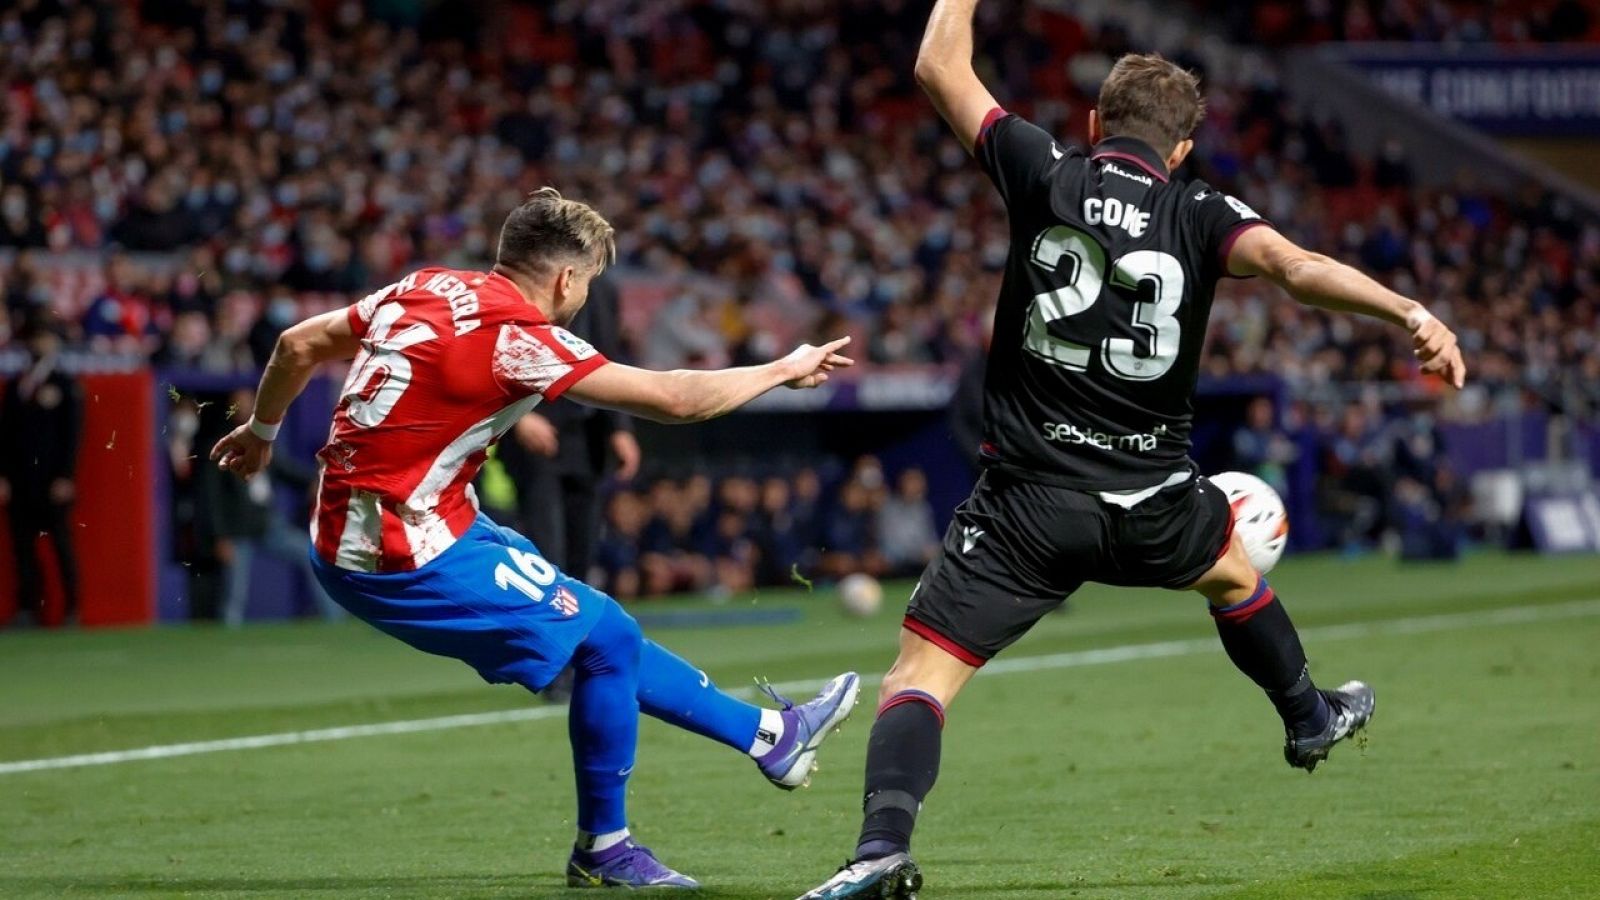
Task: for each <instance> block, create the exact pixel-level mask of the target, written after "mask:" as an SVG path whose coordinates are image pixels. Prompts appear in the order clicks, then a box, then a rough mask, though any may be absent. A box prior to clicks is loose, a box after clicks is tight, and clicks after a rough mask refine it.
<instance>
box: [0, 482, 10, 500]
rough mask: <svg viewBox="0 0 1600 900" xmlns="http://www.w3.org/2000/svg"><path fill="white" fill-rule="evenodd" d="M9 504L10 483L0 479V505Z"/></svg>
mask: <svg viewBox="0 0 1600 900" xmlns="http://www.w3.org/2000/svg"><path fill="white" fill-rule="evenodd" d="M10 502H11V482H9V481H7V480H5V479H4V478H0V503H10Z"/></svg>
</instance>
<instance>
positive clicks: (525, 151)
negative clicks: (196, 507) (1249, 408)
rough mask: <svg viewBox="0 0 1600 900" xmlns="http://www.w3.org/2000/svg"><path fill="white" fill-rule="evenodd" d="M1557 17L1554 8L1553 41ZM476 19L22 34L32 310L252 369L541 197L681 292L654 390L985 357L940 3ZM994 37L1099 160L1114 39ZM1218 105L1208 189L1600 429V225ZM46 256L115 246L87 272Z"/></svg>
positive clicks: (1277, 117) (1248, 101)
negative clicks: (316, 319) (1354, 263)
mask: <svg viewBox="0 0 1600 900" xmlns="http://www.w3.org/2000/svg"><path fill="white" fill-rule="evenodd" d="M1569 5H1570V4H1564V3H1555V4H1544V5H1542V6H1541V5H1540V4H1535V6H1539V7H1540V9H1543V10H1546V12H1547V13H1548V16H1547V18H1548V19H1549V20H1550V21H1559V22H1563V23H1565V22H1568V21H1569V20H1572V19H1573V16H1574V14H1573V13H1572V12H1571V11H1570V10H1568V6H1569ZM396 6H397V7H404V6H405V4H396ZM454 6H465V5H447V6H446V7H445V11H444V12H437V13H434V15H436V16H437V17H439V18H438V20H437V21H428V22H425V23H423V24H424V27H423V28H422V29H420V30H419V29H417V28H415V27H396V26H394V25H391V24H387V23H385V22H384V21H382V20H381V19H374V18H371V17H369V16H368V15H365V14H363V12H362V7H361V5H360V4H359V3H354V2H320V3H276V4H266V3H248V2H244V3H229V2H223V0H192V2H185V0H174V2H168V3H160V4H145V5H144V6H143V7H142V8H136V7H134V6H132V5H121V4H92V5H91V4H88V3H70V2H62V0H28V2H24V3H21V4H16V5H12V6H11V7H10V9H9V10H7V11H5V12H0V46H3V47H4V50H5V52H4V53H3V54H0V60H3V62H0V75H3V76H4V79H5V82H6V84H7V92H8V97H7V100H8V102H7V104H6V110H7V112H6V119H5V121H4V123H3V127H0V245H9V246H13V247H17V248H22V250H23V252H22V253H21V254H20V255H16V256H14V257H13V258H12V260H11V262H10V263H9V264H8V265H6V266H4V267H3V270H4V274H3V276H0V277H3V278H4V296H5V302H6V304H7V307H8V309H10V310H12V312H13V317H15V316H16V315H17V314H18V311H19V310H21V309H23V308H26V307H27V306H29V305H31V304H53V305H54V306H55V307H56V308H57V309H58V310H60V311H61V312H63V313H64V314H66V316H67V318H68V319H69V320H70V325H71V326H72V330H73V332H74V334H75V336H76V337H78V338H79V339H81V340H84V341H87V342H89V343H90V344H91V345H93V346H95V347H97V348H121V349H125V350H134V351H138V352H145V353H149V354H151V355H153V356H154V358H155V359H156V360H157V361H158V362H160V363H162V364H166V365H176V366H201V367H206V368H212V369H224V370H225V369H229V368H248V367H250V366H254V365H259V363H260V361H261V358H262V356H263V354H264V353H265V352H266V351H267V350H268V349H269V348H270V346H271V341H272V338H273V336H274V335H275V334H276V333H277V331H279V330H281V328H282V327H283V326H284V325H285V324H286V323H287V322H290V321H292V320H293V319H294V318H295V317H296V316H298V315H301V314H302V313H303V312H305V311H306V303H307V298H308V297H309V298H310V302H311V303H313V304H322V305H331V304H333V303H342V302H346V301H348V300H349V298H350V297H351V296H353V295H355V294H358V293H360V292H363V291H365V290H368V289H371V288H373V287H376V286H381V285H382V284H385V283H388V282H389V281H390V280H393V279H395V278H397V277H398V276H399V275H401V274H403V273H404V272H406V271H408V270H409V269H411V268H414V267H417V266H419V265H422V264H423V263H425V262H428V263H446V264H451V265H460V266H481V265H484V264H485V263H486V262H487V260H488V259H489V258H490V256H491V255H492V251H493V243H494V236H495V233H496V229H497V227H498V224H499V221H500V218H501V216H502V215H503V213H504V211H505V210H506V209H507V208H509V207H510V206H511V205H512V204H513V203H515V202H516V201H517V200H518V198H519V197H520V196H521V195H522V193H523V192H524V191H525V190H526V189H527V188H528V187H529V186H530V185H536V184H541V183H546V182H549V183H555V184H559V185H560V186H561V187H562V188H564V189H565V190H566V191H567V192H568V193H569V194H570V195H572V196H576V197H581V198H583V199H585V200H587V201H589V202H591V203H593V204H595V205H596V206H597V207H598V208H599V209H600V210H602V211H603V212H604V213H605V214H607V215H608V216H610V217H611V218H612V220H613V221H614V222H615V224H616V225H617V226H618V229H619V234H620V238H621V263H622V265H623V266H624V267H625V268H627V269H629V270H632V271H635V272H640V273H648V281H649V282H650V283H651V284H652V285H667V286H670V287H669V288H668V290H667V295H666V296H664V297H661V298H659V300H658V301H646V300H641V301H639V302H640V303H641V304H642V305H646V306H648V307H649V311H648V318H646V319H644V320H642V321H641V320H640V319H638V318H637V312H636V313H635V318H631V319H630V323H631V324H632V326H633V327H632V328H631V332H632V337H633V341H634V344H635V351H636V353H635V355H636V357H637V358H638V359H639V360H640V361H641V362H643V363H645V364H651V365H676V364H680V363H685V362H687V363H690V364H696V363H700V364H718V363H723V362H727V361H740V360H743V359H747V358H755V357H764V356H766V355H768V354H770V353H772V352H774V351H775V350H777V349H779V347H781V345H782V344H783V343H784V342H785V341H787V340H789V339H791V338H794V337H803V336H807V335H809V334H811V333H813V332H815V331H818V330H826V331H828V332H829V333H832V332H834V331H838V330H840V329H845V330H849V331H851V332H853V333H855V334H857V335H859V336H860V337H861V338H864V339H865V340H864V342H863V343H864V345H865V347H866V356H867V357H868V358H869V360H870V361H871V362H877V363H919V362H943V361H952V360H959V359H961V358H963V357H965V356H967V355H969V354H971V353H973V352H975V351H976V350H978V349H979V348H980V347H981V346H982V343H983V341H984V334H985V330H986V322H987V318H988V308H989V306H990V304H991V303H992V298H993V296H994V293H995V288H996V284H997V281H998V271H999V268H1000V266H1001V265H1002V263H1003V260H1004V256H1005V252H1006V227H1005V220H1004V217H1003V214H1002V210H1001V209H1000V206H999V203H998V201H997V199H996V198H995V196H994V192H993V191H992V190H990V189H989V188H988V186H987V185H986V184H985V183H984V181H983V177H982V175H981V174H979V172H978V171H977V169H976V167H975V166H973V165H972V164H971V163H970V161H968V160H967V159H966V157H965V154H963V153H962V152H961V149H960V148H959V146H958V145H957V144H956V143H955V141H954V140H953V139H951V138H950V137H949V136H948V135H947V134H946V133H945V130H944V128H943V127H942V126H941V125H940V123H939V122H938V120H937V118H936V117H935V116H934V115H933V114H932V112H931V110H930V109H929V107H928V105H927V103H926V101H925V100H924V99H923V98H922V97H921V95H920V94H919V92H918V91H917V90H916V89H915V85H914V84H913V83H912V80H911V68H912V66H911V63H912V60H913V58H914V53H915V47H916V42H917V38H918V35H919V34H920V33H921V27H922V18H923V16H924V14H925V10H924V9H923V8H922V5H921V4H916V3H909V2H891V3H883V2H877V0H873V2H868V0H842V2H831V3H816V2H805V0H772V2H762V3H747V4H731V3H730V4H711V3H702V2H692V0H664V2H658V3H650V4H635V3H624V2H620V0H601V2H586V3H579V2H572V0H568V2H556V3H548V4H509V5H502V6H500V7H496V8H495V10H496V11H495V12H494V13H493V14H492V15H493V18H492V19H480V18H476V17H474V14H473V13H472V12H471V11H470V9H454V8H453V7H454ZM1267 6H1270V4H1258V9H1259V8H1262V7H1267ZM1378 6H1379V7H1381V9H1382V10H1383V15H1382V16H1380V17H1379V18H1380V19H1382V20H1383V21H1390V19H1393V18H1394V17H1395V16H1400V17H1401V19H1404V20H1405V21H1412V20H1413V19H1416V20H1417V21H1419V22H1421V21H1427V22H1433V21H1434V20H1435V19H1439V18H1440V17H1441V16H1442V17H1443V19H1441V21H1447V22H1449V23H1452V24H1451V25H1450V27H1452V28H1465V27H1467V25H1466V24H1464V23H1470V22H1476V21H1478V19H1477V18H1474V17H1473V16H1471V15H1467V14H1466V13H1464V12H1463V10H1465V9H1467V7H1476V6H1483V7H1484V8H1485V9H1486V10H1489V11H1488V12H1485V13H1484V14H1483V15H1484V16H1485V17H1487V18H1485V21H1486V22H1488V23H1490V24H1489V25H1488V26H1485V27H1491V26H1492V25H1493V22H1496V21H1498V20H1499V17H1500V13H1499V12H1495V10H1499V9H1500V8H1501V7H1502V6H1504V5H1503V4H1501V5H1495V4H1488V5H1484V4H1440V3H1428V4H1425V3H1415V4H1412V3H1393V4H1378ZM1372 7H1373V5H1372V4H1355V3H1351V4H1344V3H1332V4H1325V5H1316V4H1313V5H1311V6H1309V7H1304V9H1305V10H1306V12H1305V13H1304V14H1305V15H1307V16H1311V17H1313V18H1314V19H1316V20H1317V21H1323V20H1328V21H1341V22H1342V21H1347V20H1349V19H1350V18H1351V17H1353V16H1356V13H1354V12H1352V10H1366V9H1370V8H1372ZM1295 8H1296V9H1301V8H1302V7H1301V5H1295ZM1518 9H1519V10H1520V9H1521V6H1520V5H1519V6H1518ZM1417 10H1420V11H1421V13H1418V14H1417V15H1412V13H1411V12H1407V11H1417ZM981 14H982V17H983V18H984V19H985V20H986V22H985V23H984V24H983V25H982V26H980V30H979V33H980V34H981V35H984V36H985V45H984V47H983V48H982V51H983V55H984V57H985V59H986V60H987V62H986V64H985V68H986V70H987V71H989V72H990V73H991V75H990V81H991V83H992V85H993V87H994V89H995V93H996V95H997V96H999V97H1002V98H1007V102H1009V103H1011V104H1012V106H1013V108H1015V109H1016V110H1017V111H1019V112H1023V113H1026V114H1028V115H1030V116H1031V117H1032V118H1033V119H1034V120H1035V121H1037V122H1038V123H1039V124H1041V125H1042V126H1044V127H1046V128H1048V129H1051V130H1053V131H1054V132H1055V133H1057V134H1059V135H1060V136H1061V137H1062V138H1063V139H1064V140H1081V139H1082V138H1083V131H1084V127H1085V126H1084V121H1085V113H1086V110H1087V109H1088V106H1089V103H1090V99H1091V98H1092V96H1093V94H1094V91H1095V89H1096V86H1097V85H1098V82H1099V80H1100V77H1101V76H1102V75H1103V74H1104V72H1105V71H1106V70H1107V68H1108V67H1109V65H1110V63H1111V62H1112V61H1113V60H1114V59H1115V57H1116V56H1117V55H1119V54H1120V53H1121V52H1123V51H1124V50H1126V49H1132V48H1131V46H1130V44H1129V39H1128V37H1127V36H1126V35H1125V34H1123V33H1122V32H1121V31H1120V30H1119V29H1118V28H1117V27H1115V26H1113V25H1107V26H1104V27H1100V28H1098V29H1097V30H1090V28H1089V27H1088V26H1086V25H1085V24H1084V23H1082V22H1080V21H1078V20H1076V19H1074V18H1071V17H1069V16H1067V15H1064V14H1062V13H1061V12H1058V11H1054V10H1046V9H1042V8H1039V7H1037V6H1033V5H1021V4H1018V3H1015V2H1011V3H1007V2H999V3H991V4H986V5H985V6H984V7H983V8H982V13H981ZM1418 16H1420V18H1418ZM1535 18H1536V17H1533V18H1529V21H1534V19H1535ZM1005 22H1010V23H1015V22H1020V23H1022V26H1021V27H1016V26H1015V25H1014V24H1013V25H1007V26H1006V27H1000V23H1005ZM846 23H848V27H846ZM412 24H413V25H415V24H416V23H415V22H413V23H412ZM1418 27H1419V28H1420V27H1421V26H1418ZM1552 27H1554V26H1552ZM1562 27H1563V28H1564V27H1566V26H1565V25H1563V26H1562ZM1491 30H1494V28H1493V27H1491ZM1341 33H1342V32H1341ZM1418 33H1419V34H1421V32H1418ZM420 35H426V39H425V40H424V39H423V38H422V37H421V36H420ZM1544 36H1545V35H1544V33H1543V32H1542V31H1541V32H1539V34H1537V35H1529V36H1528V38H1527V39H1530V40H1531V39H1539V38H1542V37H1544ZM1180 51H1181V48H1180ZM1178 58H1179V59H1180V60H1182V61H1184V62H1185V63H1186V64H1191V65H1193V66H1195V67H1197V68H1198V67H1199V63H1198V60H1197V58H1194V59H1190V58H1186V57H1185V55H1184V54H1183V53H1182V52H1179V53H1178ZM1208 88H1209V91H1208V92H1209V102H1210V114H1209V115H1208V117H1207V120H1206V123H1205V125H1204V126H1203V128H1202V130H1201V133H1200V134H1199V135H1197V145H1198V151H1197V152H1196V153H1195V155H1194V157H1193V160H1194V161H1193V163H1192V165H1193V167H1194V169H1195V174H1197V175H1200V176H1203V177H1205V178H1207V179H1208V180H1210V181H1212V182H1213V183H1215V184H1218V185H1220V186H1224V187H1226V188H1228V189H1230V190H1232V191H1234V192H1235V193H1237V194H1238V195H1239V196H1240V197H1241V198H1243V199H1245V200H1246V202H1248V203H1251V204H1253V205H1254V206H1255V207H1256V208H1257V209H1258V210H1260V211H1261V213H1262V214H1263V215H1265V216H1267V217H1268V218H1270V219H1271V220H1273V221H1274V222H1275V223H1277V224H1278V225H1279V227H1281V228H1282V229H1283V230H1285V231H1286V232H1287V233H1289V234H1290V235H1292V236H1294V237H1296V238H1298V239H1300V240H1301V241H1302V242H1304V243H1306V244H1308V245H1309V246H1313V247H1317V248H1320V249H1322V250H1325V251H1328V252H1330V253H1335V254H1337V255H1339V256H1342V257H1345V258H1348V259H1353V260H1358V261H1359V262H1360V263H1361V264H1362V265H1363V266H1365V267H1366V268H1367V269H1369V270H1370V271H1373V272H1375V273H1377V274H1379V275H1380V277H1383V278H1384V279H1386V280H1387V281H1389V282H1390V283H1392V284H1393V285H1394V286H1395V287H1396V288H1397V289H1399V290H1401V291H1402V292H1405V293H1409V294H1414V295H1416V296H1419V297H1423V298H1426V299H1428V300H1429V301H1431V302H1432V303H1433V304H1434V305H1435V306H1436V308H1438V309H1439V310H1441V312H1442V313H1443V314H1445V315H1447V316H1448V317H1449V318H1450V320H1451V321H1452V323H1453V324H1455V325H1456V326H1457V328H1458V330H1459V331H1461V332H1462V335H1463V338H1464V341H1465V342H1466V344H1467V346H1468V348H1469V350H1470V352H1471V354H1472V360H1473V364H1474V376H1475V378H1476V379H1477V380H1478V383H1479V385H1480V388H1490V389H1492V388H1495V387H1498V386H1501V385H1523V386H1527V387H1530V388H1533V389H1534V390H1536V391H1539V392H1541V393H1542V394H1543V395H1544V396H1545V397H1546V398H1547V399H1548V400H1550V401H1551V402H1566V403H1570V404H1579V405H1585V406H1588V407H1590V408H1592V407H1593V406H1595V405H1596V403H1597V401H1600V396H1597V394H1596V392H1597V391H1600V377H1597V376H1600V353H1597V352H1595V349H1596V348H1595V346H1594V342H1595V338H1594V335H1595V334H1596V332H1597V324H1600V323H1597V321H1596V315H1597V313H1596V306H1597V302H1600V300H1597V298H1600V275H1597V273H1600V225H1597V224H1596V223H1595V222H1593V221H1588V220H1585V219H1583V218H1581V217H1580V216H1579V215H1578V214H1577V213H1576V211H1575V210H1573V209H1572V208H1570V207H1568V206H1567V205H1566V204H1564V203H1563V202H1561V201H1560V200H1557V199H1553V198H1550V197H1545V196H1541V195H1539V194H1538V193H1537V192H1531V193H1529V194H1528V195H1526V196H1497V195H1495V194H1493V193H1490V192H1488V191H1487V190H1484V189H1479V188H1477V187H1475V186H1474V185H1473V184H1472V183H1471V181H1470V179H1468V178H1466V177H1463V180H1462V181H1461V183H1459V184H1458V185H1457V186H1456V187H1454V188H1452V189H1450V190H1424V189H1421V188H1418V187H1415V186H1414V185H1413V179H1412V167H1413V165H1414V163H1413V161H1411V160H1408V159H1406V158H1405V156H1404V154H1403V153H1402V152H1401V151H1400V149H1399V148H1398V147H1390V148H1387V149H1386V151H1385V152H1384V153H1382V154H1381V155H1380V156H1379V157H1378V158H1375V159H1369V158H1362V157H1360V156H1357V155H1355V154H1353V153H1352V152H1351V151H1350V150H1349V149H1348V148H1347V146H1346V142H1345V139H1344V136H1343V135H1342V133H1341V130H1340V128H1339V127H1338V126H1337V124H1335V123H1331V122H1324V121H1317V120H1313V119H1310V118H1307V117H1306V116H1305V115H1303V114H1302V112H1301V111H1299V110H1297V109H1295V108H1294V107H1292V106H1291V105H1290V104H1289V103H1288V102H1287V101H1286V100H1285V98H1284V97H1283V96H1281V95H1280V94H1279V93H1278V92H1277V91H1276V90H1275V89H1273V88H1272V87H1270V86H1266V84H1265V83H1263V84H1260V85H1257V84H1246V85H1231V84H1222V83H1212V84H1209V85H1208ZM41 249H48V250H53V251H71V250H83V251H97V252H104V251H113V252H111V253H109V254H108V255H107V258H106V261H105V262H104V264H103V265H102V264H100V263H98V262H96V263H90V264H87V265H90V266H91V267H92V269H93V271H91V272H89V273H87V274H85V273H83V272H82V271H74V272H70V273H64V272H62V271H60V267H61V266H62V265H64V263H63V262H62V261H61V259H60V258H59V255H47V254H44V253H40V252H38V250H41ZM30 250H31V252H30ZM116 251H122V252H116ZM140 252H145V253H155V254H158V255H157V256H155V257H151V256H148V255H139V254H140ZM78 265H79V266H82V265H85V264H84V263H79V264H78ZM691 273H697V274H703V275H706V276H710V277H706V278H692V277H689V276H690V274H691ZM1219 293H1220V297H1219V306H1218V314H1217V316H1216V317H1215V321H1216V322H1217V326H1218V327H1216V328H1215V334H1214V339H1213V346H1212V349H1211V350H1210V353H1209V356H1208V359H1207V372H1208V373H1209V374H1211V375H1217V376H1226V375H1229V374H1238V373H1252V372H1272V373H1275V374H1279V375H1282V376H1284V377H1286V378H1289V379H1290V380H1291V381H1294V382H1296V383H1302V382H1310V383H1316V382H1321V381H1326V380H1329V379H1362V380H1365V379H1378V380H1399V381H1406V380H1411V379H1415V378H1416V373H1415V368H1414V366H1413V365H1412V364H1411V360H1410V354H1409V352H1408V347H1407V346H1406V343H1405V341H1404V340H1403V339H1402V338H1400V337H1398V336H1396V335H1394V334H1392V333H1390V332H1389V331H1387V330H1384V329H1382V328H1380V327H1376V326H1372V327H1369V326H1364V325H1361V324H1355V323H1351V322H1348V321H1345V320H1340V321H1334V320H1330V319H1329V318H1327V317H1325V316H1323V315H1321V314H1320V313H1315V312H1310V311H1305V310H1301V309H1298V308H1296V307H1295V306H1294V305H1293V304H1291V303H1288V302H1286V301H1285V300H1284V299H1283V298H1281V297H1279V296H1277V295H1275V294H1274V293H1272V292H1268V291H1264V290H1263V289H1262V288H1260V287H1259V286H1257V285H1250V284H1243V285H1228V286H1226V287H1225V288H1224V289H1223V290H1222V291H1221V292H1219Z"/></svg>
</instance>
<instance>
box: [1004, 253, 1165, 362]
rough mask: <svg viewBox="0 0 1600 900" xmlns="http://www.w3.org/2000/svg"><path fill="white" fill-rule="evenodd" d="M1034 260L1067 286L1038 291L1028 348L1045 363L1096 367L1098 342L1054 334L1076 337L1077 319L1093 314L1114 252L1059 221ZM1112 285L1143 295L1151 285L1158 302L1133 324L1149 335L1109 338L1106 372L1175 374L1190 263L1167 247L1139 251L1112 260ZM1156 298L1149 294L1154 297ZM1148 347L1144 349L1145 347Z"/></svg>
mask: <svg viewBox="0 0 1600 900" xmlns="http://www.w3.org/2000/svg"><path fill="white" fill-rule="evenodd" d="M1031 261H1032V263H1033V264H1034V265H1036V266H1038V267H1040V268H1041V269H1044V270H1045V271H1047V272H1055V273H1058V274H1059V275H1061V276H1062V279H1063V281H1064V284H1063V285H1062V286H1061V287H1058V288H1055V289H1054V290H1049V291H1044V292H1042V293H1039V294H1036V295H1034V298H1033V302H1032V303H1031V304H1030V305H1029V307H1028V324H1027V328H1026V330H1025V331H1024V334H1023V346H1024V347H1026V348H1027V350H1028V352H1030V353H1032V354H1033V355H1035V356H1037V357H1039V358H1040V359H1042V360H1044V361H1045V362H1048V363H1051V364H1053V365H1058V366H1061V367H1062V368H1064V369H1068V370H1070V371H1074V372H1085V371H1088V369H1089V366H1090V364H1091V363H1092V361H1093V359H1094V355H1095V347H1093V346H1091V345H1088V344H1083V343H1079V342H1077V341H1074V340H1071V339H1070V337H1057V336H1056V335H1055V334H1052V333H1051V331H1050V326H1051V325H1052V324H1056V323H1062V324H1059V325H1057V330H1058V332H1060V331H1064V332H1065V333H1066V334H1068V335H1070V334H1071V333H1072V324H1071V322H1070V321H1066V320H1070V319H1072V318H1073V317H1074V316H1079V315H1082V314H1083V313H1085V312H1088V311H1089V309H1090V308H1092V307H1093V306H1094V305H1095V304H1096V303H1097V302H1099V300H1100V297H1101V294H1102V293H1103V292H1104V291H1105V290H1106V277H1107V275H1108V271H1107V266H1106V252H1105V250H1104V249H1102V248H1101V246H1100V245H1099V244H1098V243H1096V242H1095V240H1094V238H1092V237H1090V236H1089V235H1087V234H1085V233H1084V232H1082V231H1079V230H1078V229H1076V228H1073V227H1071V226H1069V225H1055V226H1052V227H1050V228H1047V229H1045V230H1044V231H1043V232H1040V234H1039V236H1038V237H1037V238H1035V239H1034V241H1033V255H1032V260H1031ZM1109 275H1110V279H1111V285H1110V286H1111V287H1112V288H1120V289H1122V290H1124V291H1127V292H1129V293H1133V294H1137V293H1139V292H1140V291H1141V288H1143V286H1144V285H1145V284H1146V283H1149V284H1150V285H1151V287H1152V288H1153V291H1152V292H1151V293H1152V295H1153V297H1154V299H1153V300H1149V301H1145V300H1141V301H1138V302H1135V303H1134V306H1133V326H1134V328H1135V329H1136V330H1137V331H1139V332H1140V333H1141V335H1142V340H1135V339H1133V338H1123V337H1108V338H1106V339H1104V340H1102V341H1101V342H1100V345H1099V350H1100V361H1101V365H1102V366H1103V367H1104V368H1105V370H1106V371H1107V372H1109V373H1111V374H1112V375H1115V376H1117V377H1118V378H1125V379H1128V380H1130V381H1153V380H1155V379H1157V378H1160V377H1161V376H1162V375H1165V374H1166V373H1167V370H1169V369H1171V368H1172V364H1173V363H1174V362H1176V361H1177V359H1178V347H1179V342H1180V339H1181V338H1182V334H1183V326H1182V323H1180V322H1179V321H1178V319H1177V317H1176V315H1175V314H1176V313H1177V311H1178V307H1179V306H1181V305H1182V304H1183V287H1184V278H1183V266H1182V265H1181V264H1180V263H1179V262H1178V260H1177V258H1176V257H1174V256H1173V255H1172V254H1170V253H1163V252H1161V251H1160V250H1133V251H1130V252H1128V253H1125V254H1123V255H1122V256H1119V257H1117V258H1116V259H1115V260H1113V261H1112V263H1111V265H1110V267H1109ZM1147 296H1149V295H1147ZM1141 343H1142V344H1143V345H1144V346H1143V347H1141V346H1139V345H1140V344H1141Z"/></svg>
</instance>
